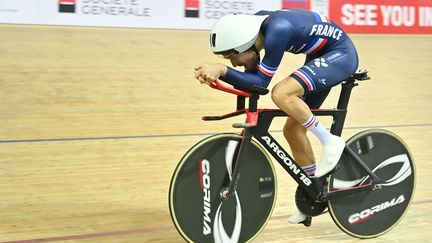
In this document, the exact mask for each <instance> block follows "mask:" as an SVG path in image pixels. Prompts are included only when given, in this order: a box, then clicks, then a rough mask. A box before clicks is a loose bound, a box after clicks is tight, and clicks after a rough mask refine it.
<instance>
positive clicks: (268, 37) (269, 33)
mask: <svg viewBox="0 0 432 243" xmlns="http://www.w3.org/2000/svg"><path fill="white" fill-rule="evenodd" d="M271 21H272V23H271V26H268V27H267V30H266V32H265V41H264V49H265V56H264V58H263V60H262V61H261V63H260V64H259V65H258V67H257V70H255V72H240V71H237V70H235V69H233V68H230V67H228V70H227V73H226V75H225V76H224V77H220V79H221V80H223V81H225V82H227V83H230V84H232V85H234V86H238V87H241V88H248V87H250V86H251V85H254V84H255V85H259V86H262V87H267V86H268V85H269V83H270V81H271V79H272V77H273V75H274V74H275V72H276V70H277V68H278V66H279V64H280V62H281V60H282V57H283V55H284V52H285V48H286V46H287V43H288V42H289V40H290V39H291V37H292V35H293V33H294V27H293V26H292V25H291V23H290V22H288V21H287V20H284V19H272V20H271Z"/></svg>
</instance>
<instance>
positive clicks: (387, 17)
mask: <svg viewBox="0 0 432 243" xmlns="http://www.w3.org/2000/svg"><path fill="white" fill-rule="evenodd" d="M416 11H417V9H416V7H414V6H397V5H372V4H344V5H342V7H341V12H342V16H341V21H342V23H343V24H344V25H355V26H380V25H382V26H394V27H399V26H404V27H412V26H415V25H416V21H417V19H416V18H417V16H416ZM378 17H381V18H380V19H382V22H381V23H378ZM418 25H419V26H432V8H430V7H418Z"/></svg>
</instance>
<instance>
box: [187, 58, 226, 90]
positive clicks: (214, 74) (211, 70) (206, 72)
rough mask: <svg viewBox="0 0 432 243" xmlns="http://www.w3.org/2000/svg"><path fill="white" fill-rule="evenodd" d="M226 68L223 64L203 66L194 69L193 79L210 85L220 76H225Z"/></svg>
mask: <svg viewBox="0 0 432 243" xmlns="http://www.w3.org/2000/svg"><path fill="white" fill-rule="evenodd" d="M226 72H227V67H226V66H225V65H223V64H219V63H216V64H203V65H198V66H196V67H195V72H194V73H195V78H196V79H198V81H200V83H202V84H207V85H210V84H212V83H213V82H214V81H215V80H217V79H218V78H219V77H221V76H225V74H226Z"/></svg>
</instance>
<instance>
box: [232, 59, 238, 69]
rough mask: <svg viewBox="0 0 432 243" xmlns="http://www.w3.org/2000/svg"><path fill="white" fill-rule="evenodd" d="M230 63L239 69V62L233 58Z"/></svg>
mask: <svg viewBox="0 0 432 243" xmlns="http://www.w3.org/2000/svg"><path fill="white" fill-rule="evenodd" d="M230 61H231V64H232V65H233V66H234V67H237V66H238V65H239V63H238V61H237V60H235V59H234V58H231V59H230Z"/></svg>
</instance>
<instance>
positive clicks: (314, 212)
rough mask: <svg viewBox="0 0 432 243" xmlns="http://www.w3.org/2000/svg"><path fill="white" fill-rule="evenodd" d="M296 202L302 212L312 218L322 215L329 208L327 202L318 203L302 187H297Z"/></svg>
mask: <svg viewBox="0 0 432 243" xmlns="http://www.w3.org/2000/svg"><path fill="white" fill-rule="evenodd" d="M295 201H296V205H297V208H298V210H300V212H302V213H303V214H305V215H308V216H312V217H314V216H318V215H320V214H322V213H323V212H324V210H325V209H326V208H327V203H326V202H317V201H316V200H315V199H313V198H311V197H310V196H309V195H308V194H307V193H306V191H305V190H303V189H302V188H301V187H300V186H298V187H297V190H296V194H295Z"/></svg>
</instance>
